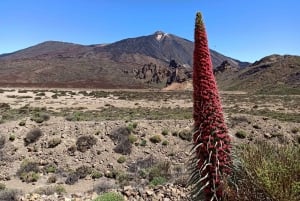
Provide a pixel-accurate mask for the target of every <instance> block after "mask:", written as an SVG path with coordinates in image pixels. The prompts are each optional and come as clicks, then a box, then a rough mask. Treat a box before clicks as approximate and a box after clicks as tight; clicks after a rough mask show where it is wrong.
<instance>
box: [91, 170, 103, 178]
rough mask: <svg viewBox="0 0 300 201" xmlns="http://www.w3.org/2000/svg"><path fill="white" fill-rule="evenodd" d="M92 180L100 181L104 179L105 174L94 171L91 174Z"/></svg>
mask: <svg viewBox="0 0 300 201" xmlns="http://www.w3.org/2000/svg"><path fill="white" fill-rule="evenodd" d="M91 177H92V179H99V178H100V177H103V174H102V173H101V172H99V171H97V170H93V171H92V173H91Z"/></svg>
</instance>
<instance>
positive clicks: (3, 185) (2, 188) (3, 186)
mask: <svg viewBox="0 0 300 201" xmlns="http://www.w3.org/2000/svg"><path fill="white" fill-rule="evenodd" d="M4 189H6V186H5V184H2V183H0V191H2V190H4Z"/></svg>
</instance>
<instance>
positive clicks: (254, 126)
mask: <svg viewBox="0 0 300 201" xmlns="http://www.w3.org/2000/svg"><path fill="white" fill-rule="evenodd" d="M253 128H255V129H261V127H260V126H259V125H257V124H254V125H253Z"/></svg>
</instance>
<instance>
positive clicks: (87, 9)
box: [0, 0, 300, 62]
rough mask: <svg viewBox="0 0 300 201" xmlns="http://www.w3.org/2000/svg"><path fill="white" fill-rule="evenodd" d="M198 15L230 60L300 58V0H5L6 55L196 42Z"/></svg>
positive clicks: (0, 46)
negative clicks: (144, 40)
mask: <svg viewBox="0 0 300 201" xmlns="http://www.w3.org/2000/svg"><path fill="white" fill-rule="evenodd" d="M197 11H201V12H202V14H203V17H204V20H205V25H206V29H207V34H208V40H209V46H210V48H212V49H214V50H216V51H218V52H220V53H222V54H225V55H226V56H230V57H233V58H236V59H239V60H243V61H250V62H253V61H255V60H258V59H260V58H262V57H264V56H267V55H270V54H273V53H278V54H297V55H300V1H299V0H284V1H283V0H1V1H0V54H2V53H9V52H13V51H16V50H19V49H23V48H26V47H29V46H32V45H35V44H38V43H41V42H44V41H48V40H56V41H64V42H73V43H79V44H85V45H89V44H101V43H111V42H115V41H118V40H121V39H124V38H130V37H137V36H142V35H150V34H152V33H154V32H155V31H157V30H162V31H164V32H166V33H172V34H175V35H177V36H180V37H183V38H186V39H188V40H191V41H193V40H194V39H193V37H194V36H193V34H194V19H195V13H196V12H197Z"/></svg>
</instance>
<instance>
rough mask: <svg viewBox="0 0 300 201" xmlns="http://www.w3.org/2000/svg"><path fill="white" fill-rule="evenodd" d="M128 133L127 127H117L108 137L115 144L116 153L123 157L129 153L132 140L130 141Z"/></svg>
mask: <svg viewBox="0 0 300 201" xmlns="http://www.w3.org/2000/svg"><path fill="white" fill-rule="evenodd" d="M130 132H131V131H130V129H129V128H128V127H119V128H117V129H115V130H113V131H112V132H111V133H110V135H109V137H110V138H111V139H112V141H113V142H114V143H116V144H117V145H116V147H115V148H114V151H115V152H116V153H119V154H124V155H126V154H130V153H131V149H132V143H131V141H132V139H130Z"/></svg>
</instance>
